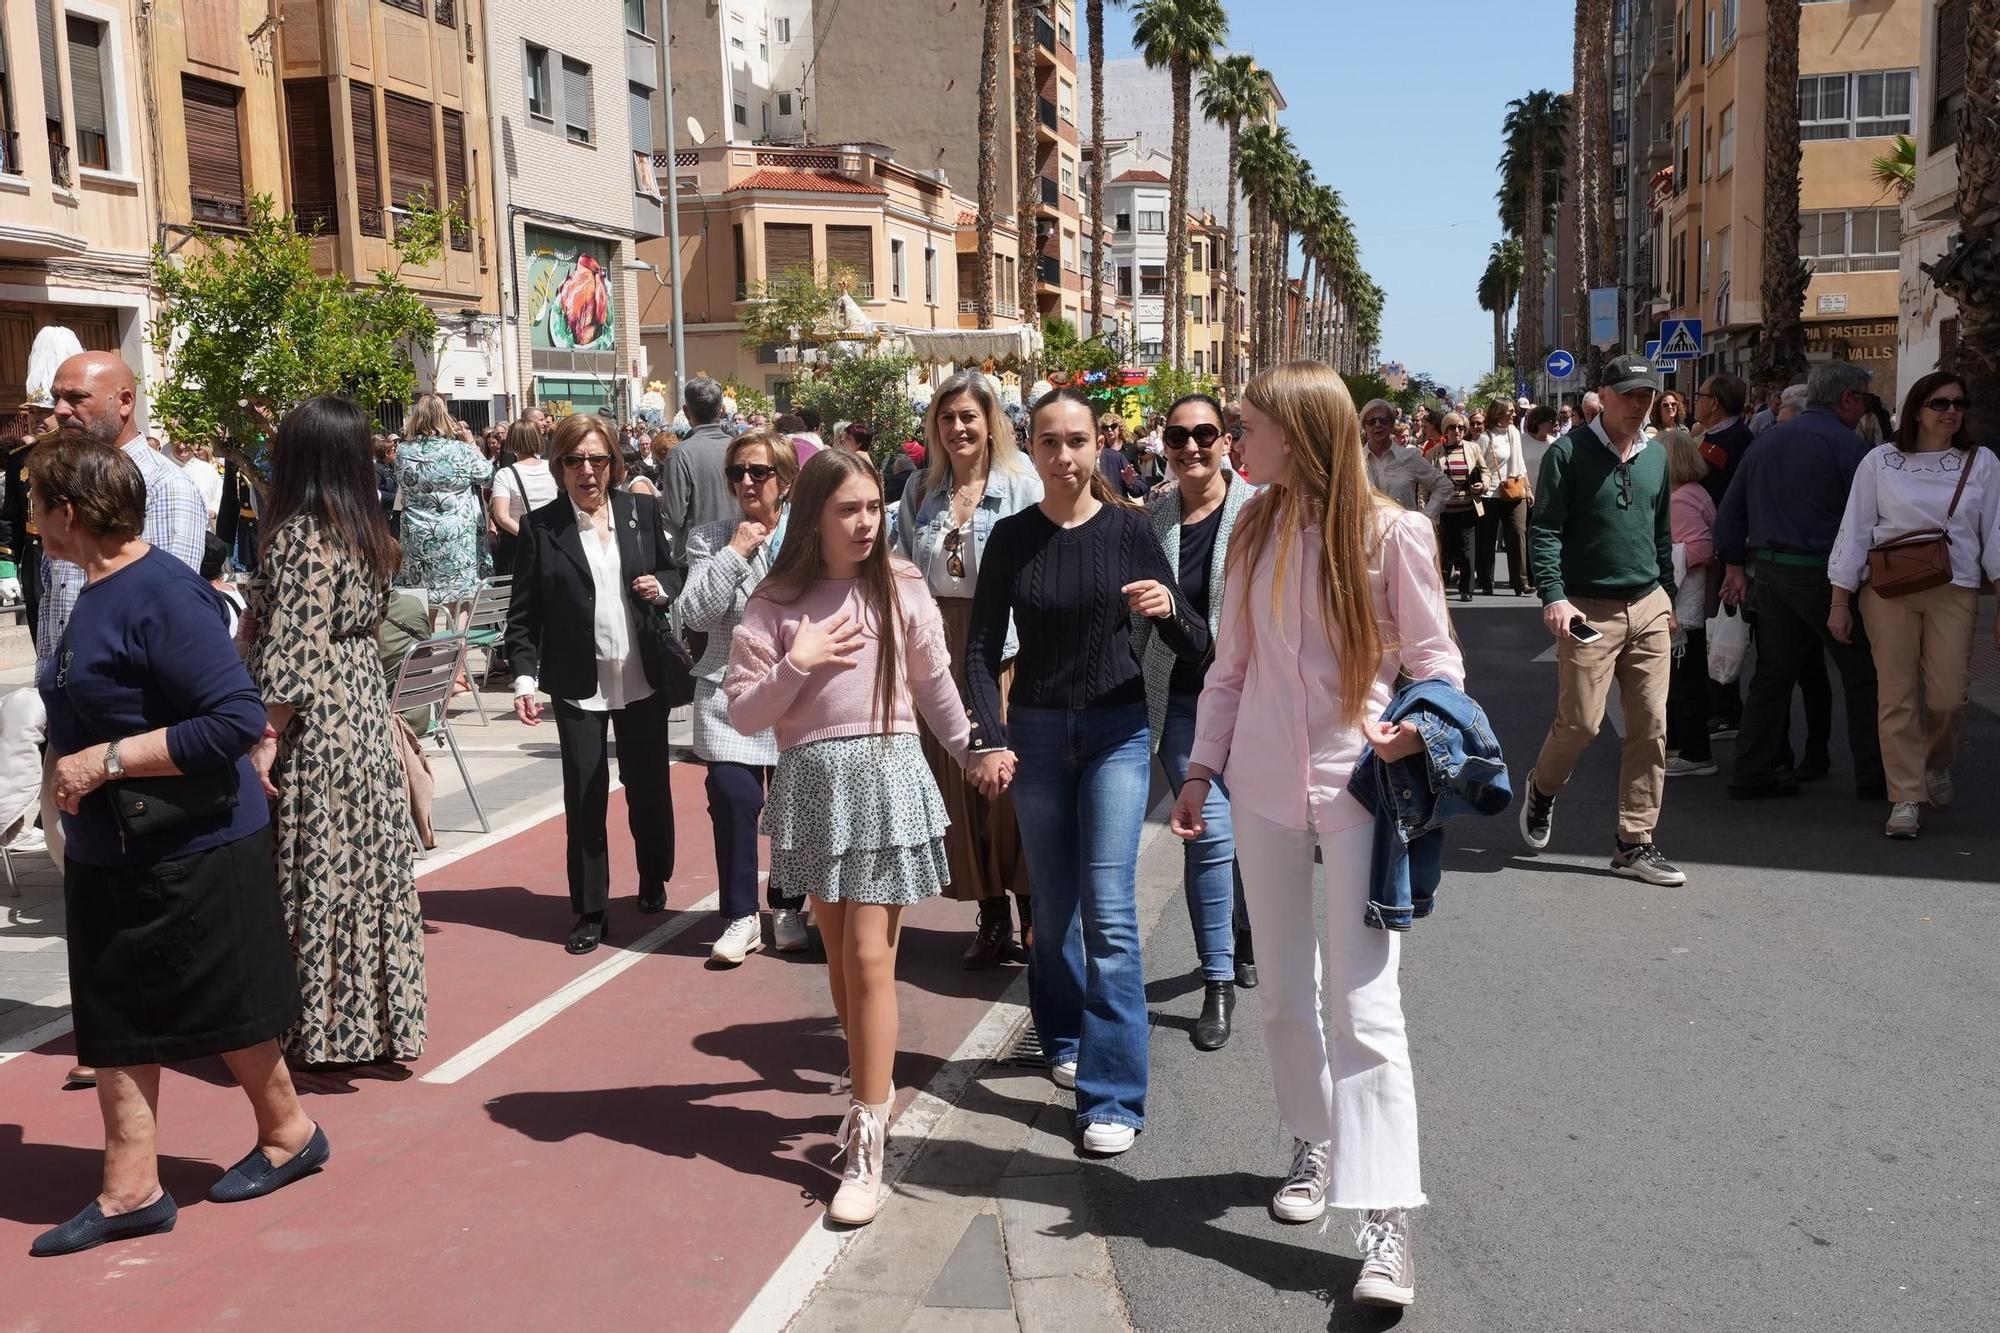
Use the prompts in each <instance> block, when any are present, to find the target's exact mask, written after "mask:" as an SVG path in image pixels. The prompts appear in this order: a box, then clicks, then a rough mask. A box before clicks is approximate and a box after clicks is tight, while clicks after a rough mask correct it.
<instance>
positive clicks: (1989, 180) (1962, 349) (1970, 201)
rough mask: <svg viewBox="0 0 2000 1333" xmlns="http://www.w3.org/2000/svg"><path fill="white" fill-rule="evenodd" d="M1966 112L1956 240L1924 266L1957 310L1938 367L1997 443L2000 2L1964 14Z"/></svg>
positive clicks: (1980, 432)
mask: <svg viewBox="0 0 2000 1333" xmlns="http://www.w3.org/2000/svg"><path fill="white" fill-rule="evenodd" d="M1965 45H1966V52H1965V109H1964V111H1963V112H1962V113H1961V114H1962V115H1963V119H1962V120H1961V121H1960V122H1959V132H1958V240H1957V242H1956V244H1954V245H1953V247H1952V248H1951V249H1950V250H1949V251H1947V252H1946V253H1945V255H1944V256H1943V257H1942V258H1941V259H1939V260H1938V261H1937V262H1936V263H1935V264H1930V265H1926V266H1925V271H1926V272H1928V273H1929V274H1930V275H1931V278H1932V280H1933V281H1934V282H1936V283H1937V285H1938V289H1939V290H1940V291H1942V292H1943V293H1944V294H1945V295H1947V296H1949V297H1951V298H1952V299H1953V300H1955V301H1957V302H1958V345H1957V346H1956V347H1954V348H1953V349H1952V350H1951V352H1950V354H1949V355H1947V356H1946V357H1945V358H1944V366H1945V368H1946V369H1948V370H1950V371H1952V372H1953V373H1954V374H1957V375H1959V376H1961V377H1963V378H1964V380H1965V389H1966V394H1967V396H1969V397H1970V398H1971V399H1972V403H1973V408H1972V410H1973V422H1972V428H1973V432H1974V435H1975V436H1976V437H1977V438H1979V439H1982V440H1993V439H2000V0H1971V3H1970V4H1969V5H1968V6H1967V13H1966V44H1965Z"/></svg>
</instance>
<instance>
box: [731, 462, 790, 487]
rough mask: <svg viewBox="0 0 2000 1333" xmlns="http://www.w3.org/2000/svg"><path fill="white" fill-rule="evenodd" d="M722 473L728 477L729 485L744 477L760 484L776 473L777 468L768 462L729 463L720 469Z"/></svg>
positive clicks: (740, 480)
mask: <svg viewBox="0 0 2000 1333" xmlns="http://www.w3.org/2000/svg"><path fill="white" fill-rule="evenodd" d="M722 475H723V476H725V477H727V478H729V484H730V485H731V486H735V485H738V484H740V483H741V482H742V480H743V479H744V478H745V477H748V478H750V480H752V481H754V482H756V483H757V484H758V485H759V486H762V485H763V484H764V483H765V482H767V481H769V480H770V479H771V478H773V477H775V476H777V475H778V469H776V468H774V467H772V466H771V465H770V464H769V463H731V464H730V465H729V466H728V467H726V468H724V469H722Z"/></svg>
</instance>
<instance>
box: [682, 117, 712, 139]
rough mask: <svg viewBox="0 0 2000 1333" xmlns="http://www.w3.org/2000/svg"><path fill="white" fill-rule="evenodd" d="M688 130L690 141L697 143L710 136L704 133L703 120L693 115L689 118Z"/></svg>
mask: <svg viewBox="0 0 2000 1333" xmlns="http://www.w3.org/2000/svg"><path fill="white" fill-rule="evenodd" d="M687 132H688V139H689V141H690V142H692V143H695V144H700V143H701V142H702V141H703V140H705V139H707V138H708V136H707V135H706V134H704V133H702V130H701V122H700V121H698V120H696V119H695V118H694V117H693V116H689V117H688V118H687Z"/></svg>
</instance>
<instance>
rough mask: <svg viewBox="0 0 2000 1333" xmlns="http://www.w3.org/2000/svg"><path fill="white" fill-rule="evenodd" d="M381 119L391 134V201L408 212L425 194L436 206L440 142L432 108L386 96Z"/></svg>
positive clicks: (402, 98)
mask: <svg viewBox="0 0 2000 1333" xmlns="http://www.w3.org/2000/svg"><path fill="white" fill-rule="evenodd" d="M382 117H383V121H384V123H385V125H386V126H387V128H388V131H389V201H390V202H391V203H393V204H394V205H396V206H397V207H398V208H408V207H409V206H410V203H411V201H412V200H414V199H415V198H416V197H417V195H419V194H422V195H424V196H425V197H426V198H428V199H429V200H430V201H431V203H432V204H433V205H436V204H437V203H438V180H437V139H436V136H435V135H434V134H433V132H432V124H431V104H430V103H429V102H419V101H417V100H416V99H415V98H410V97H403V96H401V95H399V94H397V93H384V94H383V96H382Z"/></svg>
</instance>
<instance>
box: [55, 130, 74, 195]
mask: <svg viewBox="0 0 2000 1333" xmlns="http://www.w3.org/2000/svg"><path fill="white" fill-rule="evenodd" d="M49 179H50V180H52V181H54V182H55V183H56V184H57V185H60V186H62V187H63V188H64V189H65V190H67V189H69V188H70V186H71V184H72V183H73V180H74V178H73V177H72V176H71V175H70V172H69V145H68V144H66V143H64V142H63V141H62V140H61V139H51V140H49Z"/></svg>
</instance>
